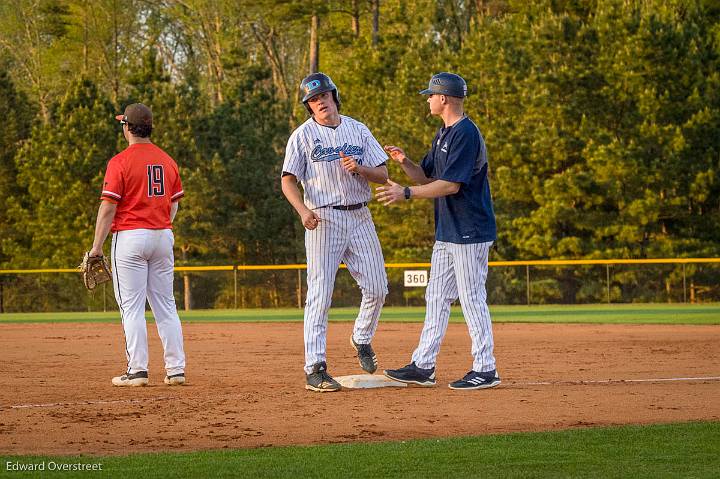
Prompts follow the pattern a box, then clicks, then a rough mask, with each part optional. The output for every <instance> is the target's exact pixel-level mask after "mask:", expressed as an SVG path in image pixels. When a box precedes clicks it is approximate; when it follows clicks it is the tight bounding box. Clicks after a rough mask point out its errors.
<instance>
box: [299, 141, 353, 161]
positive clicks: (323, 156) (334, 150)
mask: <svg viewBox="0 0 720 479" xmlns="http://www.w3.org/2000/svg"><path fill="white" fill-rule="evenodd" d="M319 141H320V140H315V143H316V145H315V148H313V150H312V153H311V154H310V158H311V159H312V161H314V162H317V161H335V160H337V159H339V158H340V153H343V154H345V155H346V156H362V154H363V147H362V146H357V145H349V144H347V143H345V144H343V146H337V147H333V146H329V147H327V148H326V147H324V146H323V145H322V143H320V142H319ZM358 163H361V160H360V159H359V158H358Z"/></svg>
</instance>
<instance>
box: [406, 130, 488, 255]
mask: <svg viewBox="0 0 720 479" xmlns="http://www.w3.org/2000/svg"><path fill="white" fill-rule="evenodd" d="M420 167H421V168H422V169H423V171H424V172H425V176H427V177H428V178H434V179H436V180H445V181H452V182H454V183H460V189H459V190H458V192H457V193H455V194H454V195H448V196H443V197H441V198H436V199H435V239H436V240H437V241H445V242H448V243H459V244H469V243H485V242H488V241H495V239H496V238H497V227H496V225H495V212H494V211H493V205H492V198H491V197H490V184H489V183H488V177H487V172H488V161H487V151H486V149H485V141H484V140H483V137H482V135H481V134H480V130H479V129H478V127H477V126H476V125H475V123H473V121H472V120H470V118H468V117H467V116H465V117H463V118H462V119H460V120H458V121H457V122H456V123H455V124H454V125H451V126H449V127H447V128H445V127H443V128H440V129H439V130H438V132H437V134H436V135H435V138H434V139H433V143H432V149H431V150H430V152H428V154H427V155H425V158H423V160H422V163H421V164H420Z"/></svg>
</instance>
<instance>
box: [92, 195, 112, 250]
mask: <svg viewBox="0 0 720 479" xmlns="http://www.w3.org/2000/svg"><path fill="white" fill-rule="evenodd" d="M116 211H117V205H116V204H115V203H111V202H109V201H103V202H102V203H100V208H99V209H98V215H97V220H96V221H95V239H94V241H93V247H92V250H91V251H95V252H102V247H103V243H105V238H107V235H108V233H110V227H111V226H112V222H113V219H114V218H115V212H116Z"/></svg>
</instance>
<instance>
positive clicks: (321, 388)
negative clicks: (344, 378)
mask: <svg viewBox="0 0 720 479" xmlns="http://www.w3.org/2000/svg"><path fill="white" fill-rule="evenodd" d="M305 377H306V379H307V383H306V384H305V389H309V390H311V391H317V392H320V393H325V392H333V391H339V390H340V389H341V388H342V386H340V383H338V382H337V381H335V380H334V379H333V378H332V377H331V376H330V374H328V372H327V365H326V364H325V361H321V362H319V363H316V364H315V365H314V366H313V370H312V372H311V373H310V374H307V375H306V376H305Z"/></svg>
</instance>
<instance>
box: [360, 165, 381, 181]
mask: <svg viewBox="0 0 720 479" xmlns="http://www.w3.org/2000/svg"><path fill="white" fill-rule="evenodd" d="M358 173H359V174H360V176H362V177H363V178H365V179H366V180H368V181H372V182H373V183H378V184H381V185H382V184H384V183H385V182H387V179H388V170H387V167H386V166H385V165H382V166H375V167H368V166H358Z"/></svg>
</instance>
